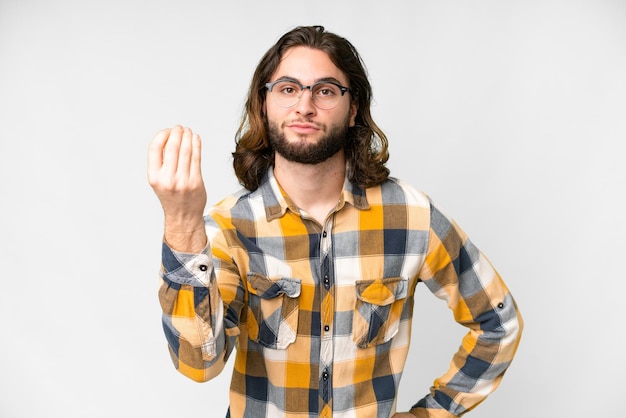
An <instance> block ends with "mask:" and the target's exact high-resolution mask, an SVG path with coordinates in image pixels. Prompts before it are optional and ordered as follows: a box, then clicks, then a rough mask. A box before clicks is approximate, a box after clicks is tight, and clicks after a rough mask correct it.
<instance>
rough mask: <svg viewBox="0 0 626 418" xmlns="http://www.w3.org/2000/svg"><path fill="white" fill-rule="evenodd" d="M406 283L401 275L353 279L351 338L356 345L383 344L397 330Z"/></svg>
mask: <svg viewBox="0 0 626 418" xmlns="http://www.w3.org/2000/svg"><path fill="white" fill-rule="evenodd" d="M408 283H409V281H408V279H405V278H402V277H393V278H389V279H376V280H359V281H357V282H356V303H355V306H354V315H353V319H352V338H353V340H354V343H355V344H356V345H357V346H358V347H359V348H369V347H373V346H376V345H378V344H382V343H385V342H387V341H389V340H391V339H392V338H393V337H394V336H395V335H396V334H397V333H398V329H399V326H400V317H401V315H402V311H403V308H404V303H405V301H406V298H407V293H408Z"/></svg>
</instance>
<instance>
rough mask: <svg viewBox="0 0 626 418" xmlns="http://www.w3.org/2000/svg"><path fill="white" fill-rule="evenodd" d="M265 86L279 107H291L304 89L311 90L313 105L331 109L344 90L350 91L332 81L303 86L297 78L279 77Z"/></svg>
mask: <svg viewBox="0 0 626 418" xmlns="http://www.w3.org/2000/svg"><path fill="white" fill-rule="evenodd" d="M265 87H266V88H267V90H268V91H269V92H270V95H271V96H272V100H273V101H274V103H276V104H277V105H278V106H280V107H293V106H295V105H296V104H298V102H299V101H300V99H301V98H302V94H304V90H306V89H309V90H310V91H311V100H313V104H314V105H315V107H317V108H319V109H323V110H330V109H333V108H334V107H335V106H337V105H338V104H339V101H340V100H341V98H342V97H343V95H344V94H346V92H352V90H351V89H350V88H349V87H344V86H342V85H341V84H338V83H335V82H334V81H324V80H322V81H318V82H316V83H313V84H311V85H310V86H303V85H302V83H300V82H299V81H298V80H295V79H292V78H280V79H278V80H276V81H273V82H271V83H266V84H265Z"/></svg>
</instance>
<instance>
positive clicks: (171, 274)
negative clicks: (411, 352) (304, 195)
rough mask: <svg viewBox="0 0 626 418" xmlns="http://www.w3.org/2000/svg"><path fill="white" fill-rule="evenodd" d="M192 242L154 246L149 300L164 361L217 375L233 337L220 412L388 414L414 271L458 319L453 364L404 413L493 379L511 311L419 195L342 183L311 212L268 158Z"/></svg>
mask: <svg viewBox="0 0 626 418" xmlns="http://www.w3.org/2000/svg"><path fill="white" fill-rule="evenodd" d="M205 222H206V230H207V235H208V238H209V243H210V245H208V246H207V248H206V249H205V251H203V252H202V253H201V254H187V253H179V252H175V251H173V250H172V249H171V248H169V247H168V245H167V244H166V243H164V244H163V258H162V275H161V276H162V279H163V283H162V286H161V288H160V291H159V298H160V302H161V306H162V308H163V324H164V330H165V335H166V338H167V341H168V343H169V349H170V354H171V356H172V359H173V361H174V364H175V366H176V368H177V369H178V370H179V371H180V372H181V373H183V374H184V375H186V376H188V377H189V378H191V379H193V380H196V381H206V380H209V379H211V378H212V377H214V376H215V375H217V374H218V373H220V372H221V371H222V370H223V368H224V365H225V363H226V361H227V360H228V358H229V356H230V354H231V353H232V352H233V349H235V348H236V350H235V351H236V356H235V359H234V370H233V378H232V383H231V388H230V411H229V413H230V416H232V417H233V418H239V417H250V418H255V417H271V418H274V417H294V418H295V417H298V418H310V417H327V418H330V417H331V416H332V417H346V418H347V417H351V418H352V417H365V418H373V417H378V418H388V417H390V416H391V415H392V414H393V413H394V412H395V409H396V406H395V405H396V396H397V393H398V385H399V383H400V377H401V375H402V370H403V368H404V364H405V361H406V358H407V353H408V349H409V342H410V336H411V320H412V307H413V297H414V292H415V287H416V285H417V284H418V283H419V282H423V283H424V284H425V285H426V286H427V287H428V289H430V290H431V291H432V292H433V293H434V294H435V295H436V296H437V297H439V298H441V299H443V300H445V301H446V302H447V304H448V306H449V308H450V309H451V310H452V312H453V314H454V318H455V320H456V321H457V322H458V323H460V324H462V325H464V326H466V327H467V328H468V329H469V330H468V333H467V335H466V336H465V337H464V339H463V341H462V344H461V347H460V348H459V350H458V352H457V353H456V354H455V356H454V358H453V361H452V363H451V368H450V369H449V370H448V372H447V373H446V374H444V375H443V376H442V377H440V378H439V379H437V380H435V382H434V385H433V387H432V388H431V390H430V394H428V395H427V396H425V397H424V398H423V399H421V400H419V401H418V402H417V403H416V404H415V406H414V407H413V408H412V410H411V412H412V413H413V414H415V415H416V416H418V417H452V416H458V415H461V414H462V413H464V412H466V411H468V410H469V409H471V408H473V407H474V406H475V405H477V404H478V403H480V402H481V401H482V400H484V399H485V397H487V395H488V394H490V393H491V392H492V391H493V390H495V388H496V387H497V386H498V384H499V382H500V380H501V378H502V376H503V374H504V372H505V370H506V369H507V367H508V366H509V364H510V362H511V360H512V359H513V356H514V354H515V351H516V348H517V345H518V343H519V339H520V337H521V330H522V319H521V316H520V315H519V312H518V310H517V307H516V304H515V301H514V300H513V298H512V296H511V294H510V293H509V291H508V289H507V288H506V286H505V284H504V283H503V281H502V279H501V278H500V276H499V275H498V273H497V272H496V271H495V270H494V268H493V267H492V266H491V264H490V263H489V262H488V261H487V259H486V258H485V257H484V256H483V255H482V253H481V252H480V251H479V250H478V249H477V248H476V247H475V246H474V245H472V243H471V242H470V241H469V240H468V238H467V237H466V235H465V234H464V233H463V231H462V230H461V229H460V228H459V227H458V226H457V225H456V224H455V223H454V222H452V221H451V220H450V219H449V218H447V217H446V216H445V215H444V214H443V213H442V212H441V211H439V210H438V209H437V208H436V207H435V206H434V205H433V204H432V202H431V201H430V200H429V198H428V197H427V196H425V195H424V194H423V193H420V192H418V191H416V190H414V189H413V188H411V187H410V186H409V185H407V184H405V183H403V182H401V181H399V180H397V179H389V180H388V181H386V182H385V183H384V184H382V185H381V186H377V187H373V188H369V189H366V190H361V189H359V188H357V187H355V186H353V185H352V184H350V183H349V182H348V181H346V182H345V186H344V190H343V193H342V195H341V198H340V201H339V203H338V204H337V206H336V207H335V209H334V210H333V211H332V213H331V214H330V215H329V216H328V217H327V220H326V223H325V224H324V225H320V224H319V223H318V222H316V221H315V220H313V219H312V218H311V217H309V216H307V214H306V213H303V212H302V211H300V210H299V209H298V208H297V207H295V205H293V203H292V202H291V201H290V200H289V198H288V197H287V196H285V195H284V193H282V192H281V189H280V187H279V185H278V183H277V181H276V179H275V178H274V176H273V173H272V170H269V172H268V174H267V176H266V179H265V181H264V182H263V184H262V185H261V187H259V189H257V190H256V191H254V192H249V191H246V190H243V191H241V192H240V193H238V194H236V195H232V196H230V197H228V198H227V199H225V200H224V201H222V202H220V203H219V204H218V205H217V206H216V207H214V208H213V209H212V210H211V212H210V213H209V214H208V215H207V216H206V217H205Z"/></svg>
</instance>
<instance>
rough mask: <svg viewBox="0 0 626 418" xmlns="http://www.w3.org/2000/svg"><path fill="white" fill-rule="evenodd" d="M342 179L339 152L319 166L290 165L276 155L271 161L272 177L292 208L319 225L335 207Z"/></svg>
mask: <svg viewBox="0 0 626 418" xmlns="http://www.w3.org/2000/svg"><path fill="white" fill-rule="evenodd" d="M345 175H346V160H345V156H344V153H343V151H340V152H338V153H337V154H335V155H334V156H332V157H330V158H329V159H327V160H326V161H323V162H321V163H319V164H300V163H294V162H292V161H287V160H285V159H284V158H282V156H280V155H279V154H278V153H277V154H276V157H275V164H274V176H275V177H276V180H277V181H278V183H279V184H280V186H281V187H282V188H283V190H284V191H285V192H286V193H287V195H288V196H289V198H290V199H291V200H292V201H293V202H294V203H295V204H296V206H298V207H299V208H300V209H301V210H303V211H305V212H306V213H307V214H309V215H310V216H312V217H313V218H314V219H315V220H317V221H318V222H319V223H320V224H324V221H325V220H326V216H327V215H328V213H329V212H330V211H331V210H332V209H333V208H334V207H335V206H336V205H337V202H338V201H339V197H340V196H341V191H342V190H343V183H344V179H345Z"/></svg>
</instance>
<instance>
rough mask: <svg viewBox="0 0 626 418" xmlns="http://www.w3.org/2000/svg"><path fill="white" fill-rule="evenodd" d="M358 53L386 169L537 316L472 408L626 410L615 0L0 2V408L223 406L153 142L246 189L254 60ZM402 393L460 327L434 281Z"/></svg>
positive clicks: (623, 74) (60, 411) (81, 416)
mask: <svg viewBox="0 0 626 418" xmlns="http://www.w3.org/2000/svg"><path fill="white" fill-rule="evenodd" d="M308 24H321V25H324V26H325V27H326V28H327V29H328V30H330V31H333V32H336V33H338V34H340V35H342V36H345V37H346V38H348V39H349V40H350V41H352V42H353V43H354V45H355V46H356V47H357V49H358V50H359V51H360V53H361V54H362V56H363V59H364V60H365V63H366V65H367V68H368V71H369V75H370V78H371V82H372V85H373V88H374V104H373V108H372V111H373V114H374V117H375V119H376V121H377V122H378V123H379V125H380V126H381V127H382V128H383V130H384V131H385V132H386V133H387V135H388V137H389V140H390V152H391V159H390V161H389V166H390V168H391V170H392V174H393V175H394V176H397V177H401V178H403V179H405V180H407V181H409V182H410V183H412V184H413V185H414V186H416V187H417V188H419V189H422V190H424V191H426V192H427V193H429V194H430V196H431V197H432V198H433V199H434V200H435V201H436V202H437V203H438V204H439V205H440V206H442V207H443V208H444V210H445V211H446V212H447V213H448V214H449V215H451V216H452V217H454V218H455V219H456V220H457V222H458V223H459V224H460V225H461V226H462V227H463V228H464V229H465V230H466V231H467V232H468V234H469V236H470V237H471V239H472V240H473V241H474V242H475V243H476V244H477V245H478V247H479V248H481V249H482V250H483V251H484V252H485V253H486V254H487V256H488V257H489V259H490V260H491V261H492V262H493V263H494V265H495V266H496V267H497V269H498V270H499V272H500V273H501V274H502V276H503V277H504V279H505V281H506V282H507V284H508V286H509V288H510V289H511V291H512V292H513V294H514V296H515V297H516V299H517V301H518V304H519V307H520V309H521V311H522V314H523V316H524V319H525V322H526V330H525V333H524V337H523V340H522V343H521V345H520V348H519V351H518V355H517V357H516V359H515V361H514V362H513V364H512V366H511V367H510V369H509V370H508V372H507V375H506V376H505V379H504V380H503V383H502V385H501V387H500V388H499V389H498V390H497V391H496V392H495V393H494V394H493V395H491V396H490V397H489V398H488V399H487V400H486V401H485V402H484V403H483V404H482V405H481V406H479V407H478V408H477V409H476V410H475V411H473V412H471V413H469V414H468V416H471V417H474V418H496V417H507V418H522V417H524V418H527V417H534V418H554V417H591V416H593V417H609V418H611V417H623V406H622V404H623V393H624V390H625V389H626V384H625V383H624V376H625V375H626V366H625V363H624V354H623V353H624V343H625V338H624V322H623V321H624V319H625V314H624V291H625V290H626V286H625V285H624V281H625V277H624V274H623V268H622V265H623V263H624V258H625V255H624V250H625V249H626V248H625V246H624V236H625V233H626V225H625V221H624V214H625V213H626V212H625V209H626V207H625V203H624V198H623V197H624V190H625V186H626V170H625V168H624V163H623V155H624V151H623V144H624V142H625V140H626V2H624V1H622V0H615V1H608V0H588V1H584V0H562V1H558V0H542V1H541V0H525V1H509V0H492V1H487V0H478V1H450V0H444V1H425V0H421V1H393V0H389V1H362V0H358V1H357V0H351V1H341V0H333V1H316V2H302V1H294V0H292V1H282V0H281V1H272V2H269V1H268V2H253V1H247V2H244V1H237V0H229V1H208V0H206V1H200V0H195V1H186V0H177V1H165V0H157V1H138V0H124V1H122V0H108V1H86V0H82V1H81V0H58V1H52V0H50V1H44V0H0V198H1V199H2V203H1V205H0V210H1V213H0V215H1V216H0V242H1V243H2V250H1V251H0V257H1V258H0V261H1V264H0V265H1V270H0V280H1V284H0V320H1V325H0V416H1V417H3V418H26V417H28V418H31V417H63V418H74V417H76V418H92V417H93V418H97V417H107V418H108V417H124V418H125V417H152V418H157V417H172V416H176V417H192V416H193V417H199V416H203V417H223V416H224V414H225V411H226V407H227V394H228V389H227V387H228V382H229V370H226V371H225V372H224V374H223V375H221V376H220V377H219V378H217V379H216V380H214V381H212V382H209V383H204V384H198V383H194V382H192V381H191V380H188V379H187V378H185V377H183V376H182V375H180V374H179V373H178V372H176V371H175V369H174V367H173V366H172V364H171V362H170V359H169V355H168V352H167V348H166V343H165V338H164V336H163V333H162V329H161V324H160V308H159V304H158V301H157V287H158V270H159V266H160V245H161V236H162V235H161V234H162V222H163V220H162V213H161V208H160V205H159V202H158V200H157V199H156V197H155V195H154V194H153V192H152V190H151V189H150V187H149V186H148V183H147V181H146V157H147V147H148V143H149V142H150V140H151V139H152V138H153V136H154V135H155V134H156V132H157V131H158V130H160V129H162V128H165V127H170V126H173V125H174V124H178V123H180V124H183V125H187V126H190V127H192V129H194V130H195V131H197V132H199V133H200V135H201V136H202V138H203V141H204V152H203V171H204V175H205V179H206V184H207V188H208V193H209V202H210V203H212V202H215V201H217V200H219V199H221V198H222V197H224V196H225V195H227V194H229V193H231V192H233V191H235V190H237V189H238V188H239V186H238V184H237V181H236V179H235V177H234V175H233V171H232V167H231V154H230V153H231V152H232V151H233V149H234V134H235V130H236V129H237V126H238V123H239V118H240V115H241V111H242V106H243V101H244V99H245V96H246V91H247V88H248V86H249V82H250V79H251V76H252V72H253V70H254V68H255V67H256V64H257V63H258V60H259V59H260V57H261V56H262V54H263V53H264V52H265V51H266V50H267V49H268V48H269V47H270V46H271V45H272V44H273V43H274V42H275V41H276V40H277V39H278V37H279V36H280V35H282V34H283V33H284V32H285V31H287V30H289V29H292V28H293V27H294V26H297V25H308ZM415 315H416V317H417V320H416V321H415V326H414V339H413V345H412V348H411V354H410V356H411V357H410V360H409V362H408V365H407V368H406V372H405V375H404V377H403V383H402V386H401V393H400V398H399V406H400V408H401V409H405V410H406V409H408V408H409V407H410V406H411V405H412V404H413V403H414V402H416V401H417V400H418V399H420V398H421V397H422V396H424V395H425V394H426V393H427V391H428V389H429V387H430V386H431V384H432V382H433V380H434V379H435V378H436V377H438V376H439V375H440V374H441V373H443V372H444V371H445V370H446V369H447V367H448V363H449V360H450V358H451V356H452V353H453V352H454V351H455V350H456V348H457V347H458V345H459V343H460V338H461V335H462V334H463V333H464V330H463V329H462V328H461V327H459V326H458V325H456V324H455V323H454V322H453V321H452V316H451V314H450V312H449V311H448V309H447V308H446V306H445V303H443V302H441V301H439V300H437V299H436V298H435V297H434V296H432V295H431V294H430V293H429V292H428V290H427V289H426V288H425V287H420V288H419V290H418V294H417V302H416V310H415Z"/></svg>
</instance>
